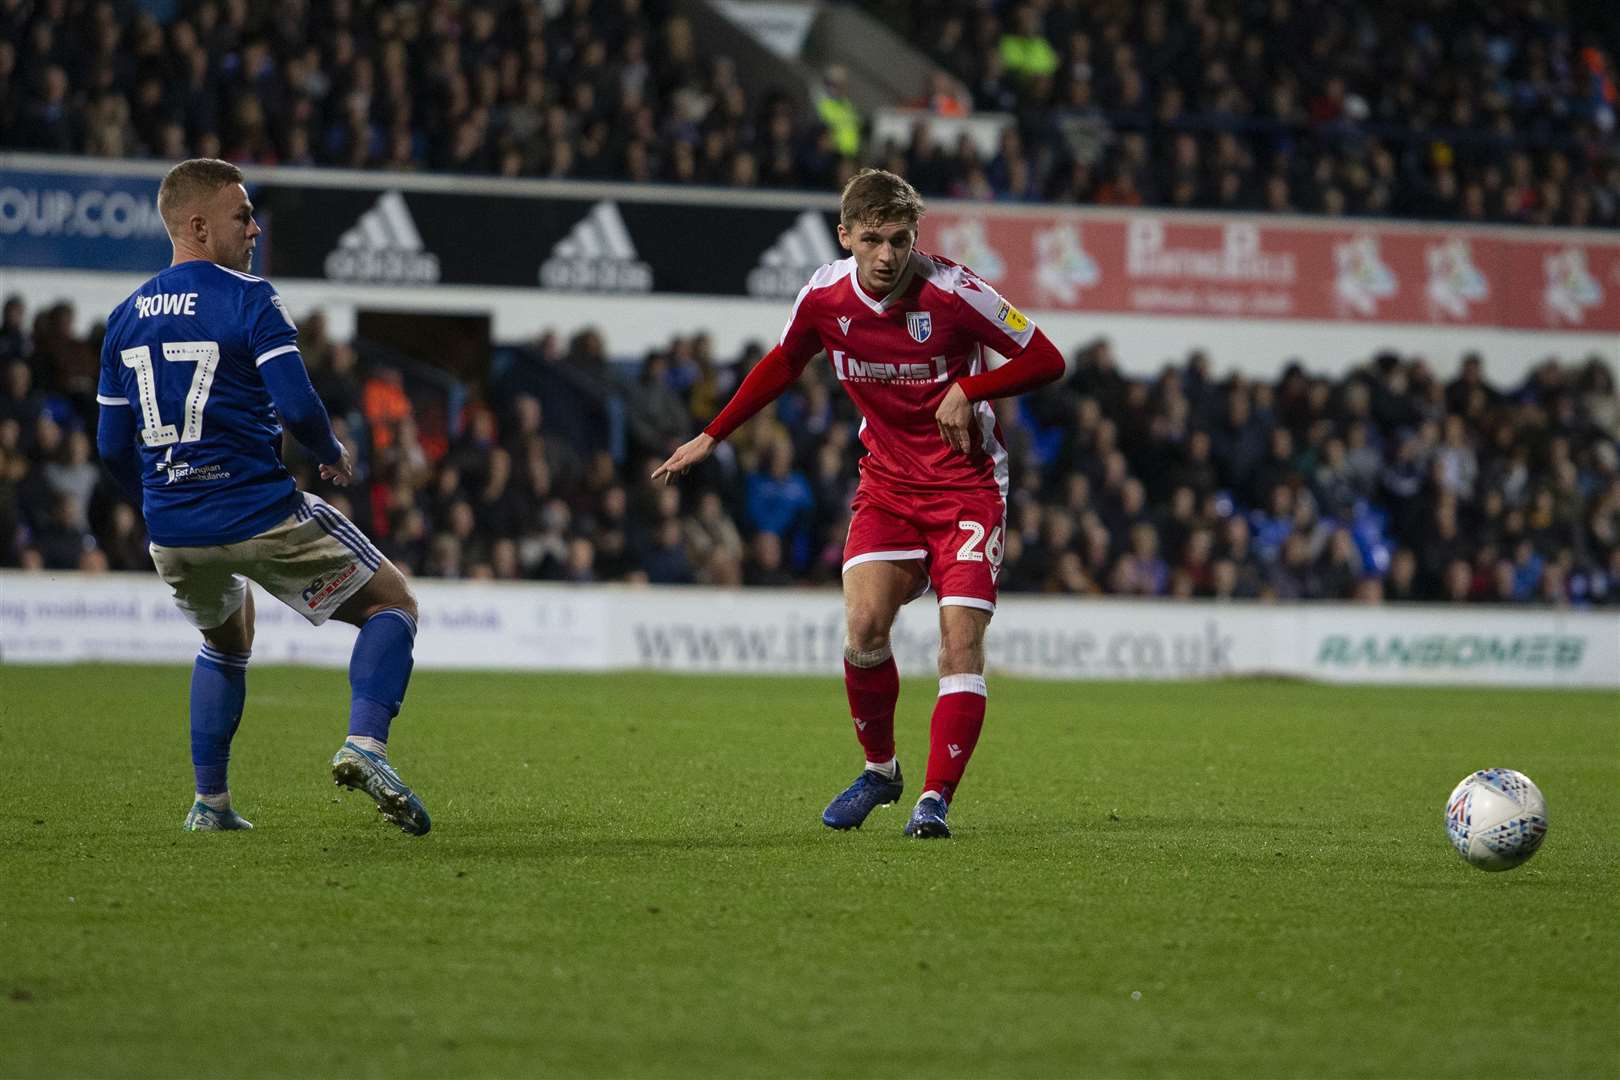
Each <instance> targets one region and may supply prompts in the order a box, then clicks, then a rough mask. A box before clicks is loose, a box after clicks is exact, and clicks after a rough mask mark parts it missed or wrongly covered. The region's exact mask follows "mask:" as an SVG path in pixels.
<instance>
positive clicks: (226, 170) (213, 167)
mask: <svg viewBox="0 0 1620 1080" xmlns="http://www.w3.org/2000/svg"><path fill="white" fill-rule="evenodd" d="M241 182H242V170H241V169H238V168H237V167H236V166H235V165H232V164H231V163H230V162H228V161H220V160H219V159H218V158H192V159H191V160H189V161H182V162H181V163H180V164H178V165H176V166H175V167H174V168H172V169H170V170H169V171H168V172H167V173H166V174H164V177H163V183H161V184H159V185H158V197H157V206H158V214H159V215H161V216H162V218H163V222H164V224H166V225H169V226H170V227H171V231H172V229H173V227H174V226H175V225H176V224H177V223H176V222H174V221H172V220H171V219H172V218H173V216H174V215H176V214H178V213H179V212H180V211H181V210H182V209H184V208H185V207H188V206H191V205H192V204H193V203H195V202H196V201H197V200H198V199H206V198H208V197H209V196H210V195H212V194H214V193H215V192H216V191H218V190H219V189H220V188H222V187H224V186H225V185H226V184H240V183H241Z"/></svg>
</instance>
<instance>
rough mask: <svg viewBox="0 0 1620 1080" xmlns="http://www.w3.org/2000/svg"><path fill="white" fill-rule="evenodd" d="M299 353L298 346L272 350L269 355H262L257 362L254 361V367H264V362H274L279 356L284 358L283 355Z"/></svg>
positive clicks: (286, 346)
mask: <svg viewBox="0 0 1620 1080" xmlns="http://www.w3.org/2000/svg"><path fill="white" fill-rule="evenodd" d="M297 351H298V346H297V345H283V346H281V347H280V348H276V349H271V350H270V351H269V352H267V353H261V354H260V355H259V358H258V359H257V360H255V361H253V366H254V367H263V366H264V362H265V361H266V360H274V359H275V358H276V357H278V356H283V355H285V354H287V353H290V352H297Z"/></svg>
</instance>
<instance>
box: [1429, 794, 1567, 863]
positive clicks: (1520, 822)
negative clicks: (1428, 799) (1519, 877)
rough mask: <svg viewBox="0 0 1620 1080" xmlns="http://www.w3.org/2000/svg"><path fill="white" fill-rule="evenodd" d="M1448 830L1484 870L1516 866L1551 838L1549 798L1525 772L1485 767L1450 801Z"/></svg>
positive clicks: (1460, 851) (1460, 848)
mask: <svg viewBox="0 0 1620 1080" xmlns="http://www.w3.org/2000/svg"><path fill="white" fill-rule="evenodd" d="M1446 835H1447V836H1449V837H1451V843H1452V846H1453V847H1455V848H1456V849H1457V854H1459V855H1461V856H1462V857H1463V858H1464V859H1466V860H1468V861H1469V862H1470V863H1472V864H1473V865H1474V866H1477V867H1479V868H1480V869H1481V870H1511V869H1513V868H1514V867H1515V866H1518V865H1519V864H1520V863H1522V862H1524V861H1525V860H1526V859H1528V858H1530V856H1532V855H1534V854H1535V853H1536V849H1537V848H1539V847H1540V846H1541V842H1542V840H1544V839H1546V837H1547V800H1546V799H1545V798H1543V797H1542V795H1541V789H1540V788H1538V787H1536V785H1535V784H1534V783H1532V782H1531V780H1530V778H1529V777H1528V776H1526V775H1524V773H1521V772H1514V771H1513V770H1512V769H1481V770H1480V771H1479V772H1477V773H1473V774H1472V775H1470V776H1465V777H1463V782H1462V783H1460V784H1458V785H1457V786H1456V788H1455V789H1453V791H1452V792H1451V798H1449V799H1447V800H1446Z"/></svg>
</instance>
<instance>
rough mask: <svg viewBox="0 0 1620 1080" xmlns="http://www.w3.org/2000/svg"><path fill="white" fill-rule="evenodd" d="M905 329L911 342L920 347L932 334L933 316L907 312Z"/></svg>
mask: <svg viewBox="0 0 1620 1080" xmlns="http://www.w3.org/2000/svg"><path fill="white" fill-rule="evenodd" d="M906 329H907V330H909V331H911V340H912V341H915V342H916V343H917V344H919V345H921V344H922V343H923V342H925V341H927V340H928V336H929V335H930V334H932V333H933V332H934V316H933V315H931V314H929V313H928V312H926V311H908V312H906Z"/></svg>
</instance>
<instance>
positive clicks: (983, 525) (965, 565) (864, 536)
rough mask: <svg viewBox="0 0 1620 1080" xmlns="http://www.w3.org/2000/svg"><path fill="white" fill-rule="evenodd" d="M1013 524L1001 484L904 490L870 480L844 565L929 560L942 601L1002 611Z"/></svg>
mask: <svg viewBox="0 0 1620 1080" xmlns="http://www.w3.org/2000/svg"><path fill="white" fill-rule="evenodd" d="M1006 527H1007V501H1006V500H1005V499H1003V498H1002V497H1001V492H999V491H995V490H990V491H986V490H983V489H969V490H966V491H947V492H938V493H919V492H897V491H894V490H892V489H881V488H876V487H872V486H869V485H867V484H864V483H863V484H862V485H861V486H860V488H859V489H858V490H857V491H856V493H855V503H854V505H853V506H852V507H851V516H850V520H849V537H848V538H847V539H846V540H845V541H844V572H845V573H848V572H849V568H850V567H852V566H859V565H860V564H861V563H864V562H877V561H884V562H905V561H908V560H911V559H917V560H921V562H922V565H923V569H924V570H925V571H926V572H927V574H928V583H929V584H930V585H932V586H933V587H934V594H935V595H936V596H938V597H939V604H940V606H941V607H944V606H947V605H951V604H959V605H961V606H963V607H972V608H979V609H980V610H982V611H994V610H996V576H997V575H998V574H999V573H1000V572H1001V554H1002V543H1003V538H1004V537H1005V536H1006ZM918 595H921V590H919V592H918ZM912 599H916V597H912Z"/></svg>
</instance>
